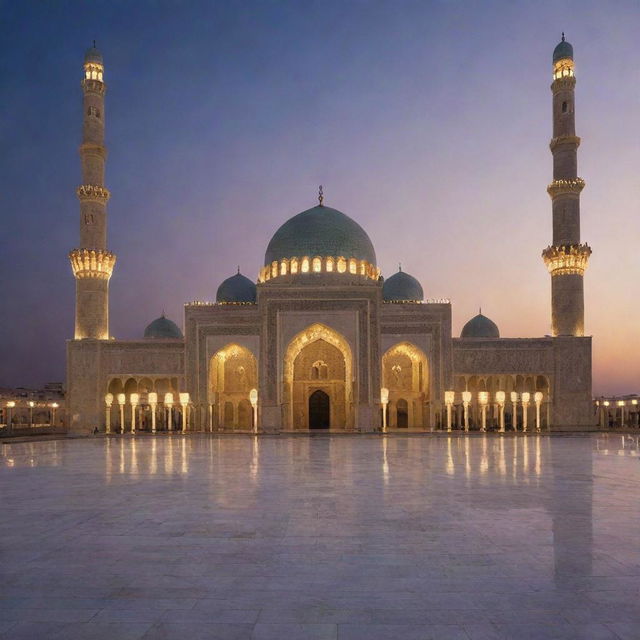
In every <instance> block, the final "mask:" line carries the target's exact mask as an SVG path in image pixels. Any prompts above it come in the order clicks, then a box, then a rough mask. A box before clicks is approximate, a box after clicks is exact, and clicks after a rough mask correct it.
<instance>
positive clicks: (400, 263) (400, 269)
mask: <svg viewBox="0 0 640 640" xmlns="http://www.w3.org/2000/svg"><path fill="white" fill-rule="evenodd" d="M398 271H402V262H398Z"/></svg>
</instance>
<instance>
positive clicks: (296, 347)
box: [283, 323, 353, 430]
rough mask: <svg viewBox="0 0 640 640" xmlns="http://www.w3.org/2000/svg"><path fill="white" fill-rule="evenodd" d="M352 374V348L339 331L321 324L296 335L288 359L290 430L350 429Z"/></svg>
mask: <svg viewBox="0 0 640 640" xmlns="http://www.w3.org/2000/svg"><path fill="white" fill-rule="evenodd" d="M352 371H353V358H352V354H351V348H350V346H349V343H348V342H347V340H346V339H345V338H344V336H342V335H341V334H339V333H338V332H337V331H334V330H333V329H331V328H329V327H327V326H326V325H323V324H319V323H317V324H313V325H311V326H309V327H307V328H306V329H305V330H304V331H301V332H300V333H299V334H298V335H296V336H295V337H294V338H293V340H291V342H290V343H289V346H288V347H287V349H286V352H285V356H284V376H283V385H284V386H283V405H284V407H283V409H284V411H283V414H284V420H285V425H286V428H288V429H297V430H300V429H328V428H329V427H330V428H332V429H347V428H350V427H351V426H352V425H353V401H352V376H353V373H352Z"/></svg>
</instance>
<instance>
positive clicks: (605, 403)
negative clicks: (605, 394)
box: [602, 400, 611, 407]
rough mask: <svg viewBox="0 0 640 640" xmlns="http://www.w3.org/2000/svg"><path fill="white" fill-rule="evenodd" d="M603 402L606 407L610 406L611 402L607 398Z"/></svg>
mask: <svg viewBox="0 0 640 640" xmlns="http://www.w3.org/2000/svg"><path fill="white" fill-rule="evenodd" d="M602 404H603V405H604V406H605V407H608V406H609V405H610V404H611V403H610V402H609V401H608V400H605V401H604V402H603V403H602Z"/></svg>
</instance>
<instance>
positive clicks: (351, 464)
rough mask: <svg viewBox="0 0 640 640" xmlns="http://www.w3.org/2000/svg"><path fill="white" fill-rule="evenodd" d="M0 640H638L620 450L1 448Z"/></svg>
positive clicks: (631, 529)
mask: <svg viewBox="0 0 640 640" xmlns="http://www.w3.org/2000/svg"><path fill="white" fill-rule="evenodd" d="M0 487H1V491H2V493H1V495H2V509H1V510H0V541H1V542H0V544H1V556H0V638H3V639H4V638H11V639H12V640H20V639H24V638H29V639H32V638H33V639H41V638H46V639H52V640H55V639H64V640H73V639H82V640H85V639H94V640H95V639H102V638H105V639H106V638H108V639H109V640H135V639H137V638H144V639H145V640H152V639H165V640H167V639H189V640H199V639H204V638H211V639H233V640H244V639H246V640H249V639H253V640H267V639H278V640H296V639H298V638H304V639H315V640H324V639H327V640H328V639H332V640H337V639H339V640H356V639H366V640H381V639H385V640H386V639H388V640H392V639H393V640H396V639H402V640H427V639H428V638H434V639H465V640H490V639H497V638H509V639H512V638H513V639H518V640H526V639H528V638H545V639H548V638H562V639H564V638H572V639H580V640H584V639H588V638H597V639H603V640H604V639H616V638H618V639H622V640H637V638H639V637H640V603H639V598H638V596H639V589H640V535H639V533H640V518H639V512H640V510H639V508H638V500H637V496H638V489H639V488H640V456H639V451H638V437H637V436H634V437H631V436H614V435H584V436H579V435H572V436H548V435H544V436H535V435H531V436H528V437H525V436H517V437H514V436H502V437H501V436H498V435H495V434H490V435H485V436H483V435H470V436H464V435H455V436H453V437H447V436H446V435H441V436H428V437H425V436H423V435H405V436H389V437H382V436H374V435H371V436H366V435H359V436H348V435H324V434H323V435H318V436H316V437H300V436H289V437H284V436H273V437H262V438H252V437H242V436H234V435H228V436H220V437H211V436H199V435H188V436H182V435H179V434H175V435H172V436H156V437H149V436H136V437H129V436H127V437H124V438H103V437H98V438H88V439H76V440H53V441H48V442H47V441H41V442H29V443H12V444H4V445H2V449H1V454H0Z"/></svg>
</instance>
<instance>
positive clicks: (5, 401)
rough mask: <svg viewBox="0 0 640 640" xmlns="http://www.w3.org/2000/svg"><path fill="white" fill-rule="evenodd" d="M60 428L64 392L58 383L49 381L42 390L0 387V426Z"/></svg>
mask: <svg viewBox="0 0 640 640" xmlns="http://www.w3.org/2000/svg"><path fill="white" fill-rule="evenodd" d="M9 424H11V425H13V426H14V427H29V426H56V427H60V428H62V427H64V426H65V424H66V421H65V394H64V388H63V384H62V383H61V382H49V383H47V384H45V385H44V387H43V388H42V389H27V388H25V387H16V388H9V387H0V428H2V427H4V428H5V429H6V428H7V427H8V426H9Z"/></svg>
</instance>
